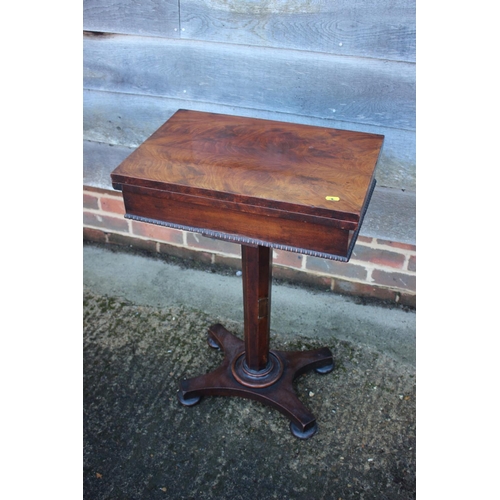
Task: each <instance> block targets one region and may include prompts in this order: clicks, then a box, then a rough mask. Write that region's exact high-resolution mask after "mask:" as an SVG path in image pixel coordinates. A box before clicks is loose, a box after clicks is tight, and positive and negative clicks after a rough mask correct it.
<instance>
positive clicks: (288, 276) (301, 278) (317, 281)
mask: <svg viewBox="0 0 500 500" xmlns="http://www.w3.org/2000/svg"><path fill="white" fill-rule="evenodd" d="M273 278H278V279H282V280H286V281H288V282H291V283H302V284H305V285H309V286H313V287H315V288H321V289H323V290H330V289H331V287H332V278H330V277H328V276H318V275H317V274H311V273H306V272H304V271H299V270H298V269H292V268H291V267H280V266H276V267H273Z"/></svg>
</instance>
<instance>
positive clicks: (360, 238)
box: [356, 235, 374, 243]
mask: <svg viewBox="0 0 500 500" xmlns="http://www.w3.org/2000/svg"><path fill="white" fill-rule="evenodd" d="M373 241H374V239H373V238H370V237H369V236H361V235H359V236H358V238H357V239H356V242H359V243H373Z"/></svg>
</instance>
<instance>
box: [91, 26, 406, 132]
mask: <svg viewBox="0 0 500 500" xmlns="http://www.w3.org/2000/svg"><path fill="white" fill-rule="evenodd" d="M84 88H86V89H94V90H106V91H114V92H123V93H132V94H144V95H153V96H162V97H169V98H176V99H188V100H194V101H203V102H209V103H214V104H220V105H228V106H238V107H245V108H252V109H255V110H268V111H279V112H282V113H291V114H297V115H305V116H311V117H316V118H326V119H332V118H333V119H335V120H338V121H346V122H353V123H359V124H365V125H376V126H387V127H393V128H401V129H407V130H414V129H415V65H414V64H411V63H402V62H390V61H379V60H375V59H368V58H353V57H341V56H335V55H330V54H319V53H315V54H314V55H312V54H311V53H308V52H300V51H288V50H279V49H271V48H257V47H248V46H238V45H225V44H218V43H209V42H206V43H198V42H192V41H183V40H172V39H161V38H143V37H135V36H119V35H116V36H107V37H84Z"/></svg>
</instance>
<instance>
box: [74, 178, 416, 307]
mask: <svg viewBox="0 0 500 500" xmlns="http://www.w3.org/2000/svg"><path fill="white" fill-rule="evenodd" d="M124 214H125V209H124V205H123V201H122V198H121V193H119V192H114V191H108V190H104V189H98V188H92V187H85V186H84V192H83V232H84V240H86V241H93V242H99V243H106V244H111V245H121V246H128V247H134V248H137V249H141V250H147V251H149V252H152V253H159V254H169V255H175V256H178V257H183V258H191V259H197V260H201V261H203V262H205V263H211V264H222V265H228V266H231V267H233V268H239V266H240V255H241V253H240V246H239V245H237V244H234V243H230V242H226V241H220V240H214V239H211V238H206V237H204V236H201V235H199V234H195V233H190V232H187V231H181V230H178V229H172V228H167V227H163V226H156V225H152V224H145V223H141V222H138V221H132V220H128V219H125V218H124V217H123V216H124ZM273 275H274V276H275V277H277V278H283V279H287V280H290V281H296V282H302V283H308V284H312V285H316V286H322V287H326V288H327V289H330V290H332V291H334V292H337V293H342V294H347V295H355V296H361V297H373V298H377V299H382V300H386V301H390V302H397V303H399V304H403V305H407V306H411V307H415V306H416V248H415V246H414V245H408V244H405V243H398V242H393V241H386V240H381V239H377V238H368V237H365V236H359V237H358V241H357V243H356V246H355V247H354V251H353V254H352V256H351V259H350V261H349V262H347V263H344V262H337V261H332V260H326V259H320V258H316V257H311V256H307V255H300V254H297V253H294V252H285V251H281V250H279V251H278V250H275V251H274V253H273Z"/></svg>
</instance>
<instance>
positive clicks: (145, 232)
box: [132, 220, 184, 245]
mask: <svg viewBox="0 0 500 500" xmlns="http://www.w3.org/2000/svg"><path fill="white" fill-rule="evenodd" d="M132 232H133V233H134V234H135V235H137V236H143V237H144V238H149V239H151V240H156V241H162V242H166V243H173V244H175V245H182V244H183V242H184V240H183V236H182V231H181V230H180V229H174V228H171V227H166V226H160V225H158V224H148V223H147V222H140V221H135V220H134V221H132Z"/></svg>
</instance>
